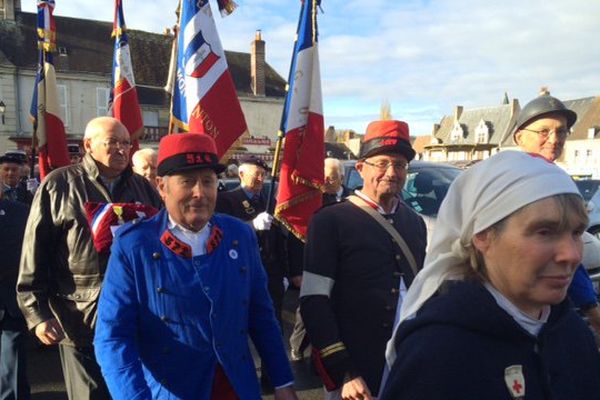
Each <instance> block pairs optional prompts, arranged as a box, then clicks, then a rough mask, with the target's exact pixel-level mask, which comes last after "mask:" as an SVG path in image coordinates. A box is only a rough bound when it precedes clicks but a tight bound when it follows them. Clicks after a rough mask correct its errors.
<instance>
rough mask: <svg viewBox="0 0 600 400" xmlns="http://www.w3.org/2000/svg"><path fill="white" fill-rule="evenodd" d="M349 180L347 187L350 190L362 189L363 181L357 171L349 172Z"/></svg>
mask: <svg viewBox="0 0 600 400" xmlns="http://www.w3.org/2000/svg"><path fill="white" fill-rule="evenodd" d="M347 174H348V179H347V180H346V182H347V183H346V187H347V188H348V189H350V190H356V189H360V188H362V185H363V180H362V177H361V176H360V174H359V173H358V171H357V170H355V169H354V168H352V169H350V170H348V172H347Z"/></svg>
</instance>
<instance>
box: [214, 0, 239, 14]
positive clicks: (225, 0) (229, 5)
mask: <svg viewBox="0 0 600 400" xmlns="http://www.w3.org/2000/svg"><path fill="white" fill-rule="evenodd" d="M217 3H219V11H220V12H221V17H226V16H228V15H229V14H231V13H232V12H233V11H234V10H235V9H236V8H237V6H238V5H237V4H236V3H235V2H234V1H233V0H218V1H217Z"/></svg>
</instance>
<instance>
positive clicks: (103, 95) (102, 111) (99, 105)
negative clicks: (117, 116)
mask: <svg viewBox="0 0 600 400" xmlns="http://www.w3.org/2000/svg"><path fill="white" fill-rule="evenodd" d="M109 97H110V88H103V87H99V88H96V116H97V117H104V116H106V115H108V100H109Z"/></svg>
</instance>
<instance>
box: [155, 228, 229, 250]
mask: <svg viewBox="0 0 600 400" xmlns="http://www.w3.org/2000/svg"><path fill="white" fill-rule="evenodd" d="M222 239H223V231H222V230H221V228H219V227H218V226H217V225H215V224H213V225H212V227H211V229H210V236H209V238H208V241H207V243H206V253H207V254H210V253H212V252H213V251H214V250H215V249H216V248H217V247H218V246H219V244H220V243H221V240H222ZM160 241H161V243H162V244H164V245H165V246H166V247H167V248H168V249H169V250H171V251H172V252H173V253H175V254H177V255H178V256H179V257H183V258H192V248H191V246H190V245H188V244H187V243H185V242H183V241H181V240H179V239H178V238H177V237H176V236H175V235H174V234H173V233H172V232H171V231H170V230H169V229H167V230H166V231H165V232H164V233H163V234H162V236H161V238H160Z"/></svg>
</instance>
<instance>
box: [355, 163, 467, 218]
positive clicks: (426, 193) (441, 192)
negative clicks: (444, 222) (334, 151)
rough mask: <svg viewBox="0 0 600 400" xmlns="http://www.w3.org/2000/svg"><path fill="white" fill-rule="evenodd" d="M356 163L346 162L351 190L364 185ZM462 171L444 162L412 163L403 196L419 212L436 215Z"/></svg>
mask: <svg viewBox="0 0 600 400" xmlns="http://www.w3.org/2000/svg"><path fill="white" fill-rule="evenodd" d="M354 165H355V162H352V163H351V162H347V163H346V164H345V176H346V178H345V185H346V187H347V188H348V189H350V190H355V189H360V188H362V186H363V180H362V178H361V176H360V174H359V173H358V171H357V170H356V169H355V168H354ZM461 171H462V170H461V169H459V168H452V167H448V166H447V165H443V164H442V165H436V164H434V163H419V164H410V165H409V167H408V173H407V176H406V184H405V185H404V188H403V189H402V198H403V199H404V200H405V201H406V203H407V204H408V205H409V206H410V207H411V208H413V209H414V210H415V211H416V212H418V213H419V214H422V215H426V216H431V217H436V216H437V213H438V211H439V209H440V205H441V204H442V200H444V197H445V196H446V193H447V192H448V187H449V186H450V184H451V183H452V181H453V180H454V179H455V178H456V177H457V176H458V175H459V174H460V173H461Z"/></svg>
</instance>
